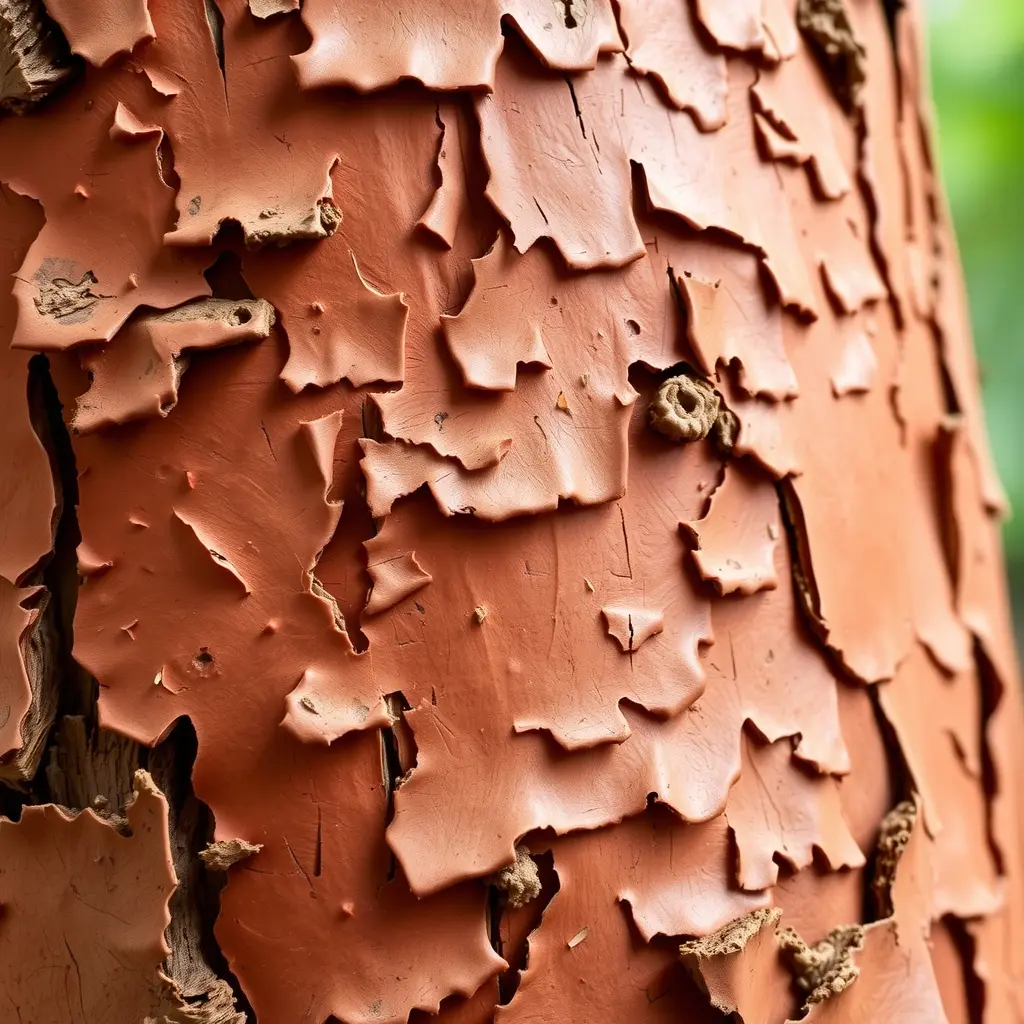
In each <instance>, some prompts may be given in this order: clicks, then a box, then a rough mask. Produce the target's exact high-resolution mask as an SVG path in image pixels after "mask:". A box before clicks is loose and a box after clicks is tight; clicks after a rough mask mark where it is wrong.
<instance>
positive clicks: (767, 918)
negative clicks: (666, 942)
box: [679, 907, 782, 961]
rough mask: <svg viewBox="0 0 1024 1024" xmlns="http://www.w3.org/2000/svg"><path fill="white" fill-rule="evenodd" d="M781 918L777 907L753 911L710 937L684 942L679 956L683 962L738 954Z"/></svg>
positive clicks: (780, 912)
mask: <svg viewBox="0 0 1024 1024" xmlns="http://www.w3.org/2000/svg"><path fill="white" fill-rule="evenodd" d="M781 916H782V911H781V910H780V909H779V908H778V907H762V908H761V909H760V910H754V911H752V912H751V913H749V914H747V915H746V916H745V917H738V918H736V920H735V921H730V922H729V923H728V924H727V925H725V926H724V927H722V928H719V929H718V931H717V932H713V933H712V934H711V935H705V936H704V937H703V938H700V939H690V940H688V941H687V942H684V943H683V944H682V945H681V946H680V947H679V955H680V956H681V957H682V958H683V960H684V961H685V960H688V959H691V958H696V959H698V960H706V959H708V958H709V957H712V956H722V955H725V954H728V953H738V952H739V951H740V950H741V949H743V947H744V946H745V945H746V944H747V943H748V942H749V941H750V940H751V939H752V938H753V937H754V936H755V935H756V934H757V933H758V932H759V931H760V930H761V929H762V928H771V927H773V926H774V925H776V924H777V923H778V920H779V918H780V917H781Z"/></svg>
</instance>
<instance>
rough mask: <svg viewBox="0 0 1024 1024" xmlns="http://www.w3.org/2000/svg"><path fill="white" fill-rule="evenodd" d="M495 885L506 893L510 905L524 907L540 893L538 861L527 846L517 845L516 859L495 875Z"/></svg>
mask: <svg viewBox="0 0 1024 1024" xmlns="http://www.w3.org/2000/svg"><path fill="white" fill-rule="evenodd" d="M494 885H495V887H496V888H498V889H501V891H502V892H504V893H505V894H506V897H507V899H508V905H509V906H510V907H524V906H526V904H527V903H529V902H530V900H535V899H536V898H537V897H538V896H539V895H540V873H539V872H538V870H537V863H536V861H534V859H533V858H532V857H531V856H530V851H529V850H528V849H527V848H526V847H525V846H517V847H516V861H515V863H514V864H510V865H509V866H508V867H507V868H502V869H501V870H500V871H499V872H498V873H497V874H496V875H495V876H494Z"/></svg>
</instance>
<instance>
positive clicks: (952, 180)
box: [926, 0, 1024, 641]
mask: <svg viewBox="0 0 1024 1024" xmlns="http://www.w3.org/2000/svg"><path fill="white" fill-rule="evenodd" d="M926 2H927V6H928V15H929V36H930V42H931V73H932V87H933V92H934V97H935V105H936V109H937V114H938V117H937V121H938V132H939V140H938V141H939V158H940V161H941V165H942V172H943V177H944V179H945V183H946V189H947V193H948V195H949V200H950V205H951V206H952V210H953V219H954V220H955V222H956V230H957V236H958V238H959V241H960V251H961V254H962V256H963V261H964V271H965V273H966V275H967V290H968V293H969V295H970V301H971V319H972V321H973V324H974V340H975V344H976V346H977V349H978V359H979V362H980V365H981V374H982V386H983V389H984V398H985V412H986V416H987V419H988V426H989V433H990V435H991V440H992V447H993V449H994V451H995V458H996V463H997V464H998V466H999V472H1000V475H1001V476H1002V479H1003V485H1004V486H1005V488H1006V492H1007V495H1008V497H1009V499H1010V503H1011V505H1012V506H1013V512H1012V513H1011V518H1010V519H1009V521H1008V522H1007V523H1006V527H1005V531H1004V535H1005V543H1006V557H1007V562H1008V565H1009V571H1010V584H1011V588H1012V591H1013V596H1014V606H1015V618H1016V621H1017V636H1018V637H1019V638H1020V639H1021V640H1022V641H1024V628H1022V626H1024V446H1022V441H1024V393H1022V392H1024V237H1022V236H1024V0H926Z"/></svg>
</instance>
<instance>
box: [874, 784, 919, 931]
mask: <svg viewBox="0 0 1024 1024" xmlns="http://www.w3.org/2000/svg"><path fill="white" fill-rule="evenodd" d="M916 820H917V807H916V806H915V805H914V803H913V802H912V801H910V800H904V801H902V802H901V803H898V804H897V805H896V806H895V807H894V808H893V809H892V810H891V811H890V812H889V813H888V814H887V815H886V816H885V818H884V819H883V821H882V829H881V832H880V833H879V836H878V846H877V850H876V853H875V876H874V878H873V879H872V881H871V889H872V891H873V892H874V894H875V906H876V907H877V909H878V916H879V917H880V918H886V917H891V916H892V912H893V905H892V884H893V881H894V880H895V878H896V866H897V864H899V860H900V857H902V856H903V851H904V850H905V849H906V848H907V843H908V842H909V841H910V833H911V831H912V830H913V828H914V822H915V821H916Z"/></svg>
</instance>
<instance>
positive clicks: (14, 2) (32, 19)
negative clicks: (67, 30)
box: [0, 0, 83, 116]
mask: <svg viewBox="0 0 1024 1024" xmlns="http://www.w3.org/2000/svg"><path fill="white" fill-rule="evenodd" d="M82 65H83V62H82V60H81V58H79V57H76V56H75V55H73V54H72V53H71V49H70V47H69V46H68V42H67V39H65V37H64V33H63V32H62V31H61V28H60V26H59V25H58V24H57V22H56V21H54V19H53V18H51V17H50V15H49V13H48V12H47V10H46V6H45V4H44V3H43V0H4V2H3V3H0V116H2V115H3V114H5V113H8V112H9V113H12V114H26V113H28V112H29V111H31V110H32V109H34V107H35V105H36V104H38V103H41V102H43V101H44V100H45V99H46V98H47V97H49V96H50V95H52V94H53V93H54V92H57V91H59V90H62V89H63V88H65V87H66V86H67V84H68V82H69V81H70V80H71V79H73V78H77V77H78V75H79V74H80V73H81V69H82Z"/></svg>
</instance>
